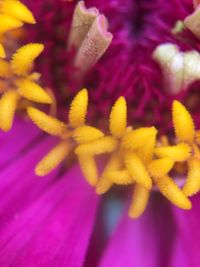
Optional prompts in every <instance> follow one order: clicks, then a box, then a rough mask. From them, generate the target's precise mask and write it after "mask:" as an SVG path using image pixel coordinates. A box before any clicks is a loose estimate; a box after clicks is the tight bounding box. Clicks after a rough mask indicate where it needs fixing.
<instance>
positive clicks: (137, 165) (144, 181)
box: [125, 152, 152, 189]
mask: <svg viewBox="0 0 200 267" xmlns="http://www.w3.org/2000/svg"><path fill="white" fill-rule="evenodd" d="M125 165H126V167H127V169H128V171H129V173H130V174H131V176H132V177H133V179H134V180H135V182H136V183H138V184H140V185H142V186H144V187H145V188H146V189H151V186H152V181H151V178H150V176H149V174H148V172H147V170H146V168H145V166H144V164H143V163H142V161H141V159H140V158H139V157H138V156H137V155H136V154H135V153H133V152H127V153H126V154H125Z"/></svg>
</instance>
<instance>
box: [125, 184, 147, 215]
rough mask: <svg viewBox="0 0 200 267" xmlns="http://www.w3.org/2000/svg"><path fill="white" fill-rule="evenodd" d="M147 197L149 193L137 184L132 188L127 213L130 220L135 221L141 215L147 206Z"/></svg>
mask: <svg viewBox="0 0 200 267" xmlns="http://www.w3.org/2000/svg"><path fill="white" fill-rule="evenodd" d="M149 195H150V192H149V190H148V189H146V188H145V187H143V186H141V185H139V184H136V185H135V186H134V191H133V198H132V202H131V206H130V208H129V212H128V214H129V216H130V217H131V218H134V219H136V218H138V217H140V216H141V215H142V214H143V212H144V210H145V209H146V206H147V204H148V200H149Z"/></svg>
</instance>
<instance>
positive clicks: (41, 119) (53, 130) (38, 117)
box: [27, 107, 66, 136]
mask: <svg viewBox="0 0 200 267" xmlns="http://www.w3.org/2000/svg"><path fill="white" fill-rule="evenodd" d="M27 113H28V116H29V117H30V118H31V120H32V121H33V122H34V123H35V124H36V125H37V126H38V127H39V128H40V129H42V130H43V131H45V132H47V133H49V134H51V135H56V136H62V134H63V133H64V132H65V131H66V125H65V124H64V123H63V122H61V121H59V120H57V119H55V118H53V117H51V116H49V115H47V114H45V113H44V112H42V111H40V110H39V109H36V108H33V107H28V109H27Z"/></svg>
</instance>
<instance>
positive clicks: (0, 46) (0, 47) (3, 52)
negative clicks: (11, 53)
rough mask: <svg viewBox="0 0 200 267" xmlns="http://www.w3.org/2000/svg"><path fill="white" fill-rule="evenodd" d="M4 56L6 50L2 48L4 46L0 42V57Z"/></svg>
mask: <svg viewBox="0 0 200 267" xmlns="http://www.w3.org/2000/svg"><path fill="white" fill-rule="evenodd" d="M5 57H6V52H5V50H4V47H3V45H2V44H0V58H5Z"/></svg>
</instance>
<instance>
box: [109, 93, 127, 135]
mask: <svg viewBox="0 0 200 267" xmlns="http://www.w3.org/2000/svg"><path fill="white" fill-rule="evenodd" d="M126 120H127V107H126V100H125V99H124V97H120V98H119V99H118V100H117V101H116V102H115V104H114V106H113V107H112V110H111V113H110V132H111V134H112V135H113V136H114V137H116V138H120V137H122V136H123V135H124V133H125V131H126Z"/></svg>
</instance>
